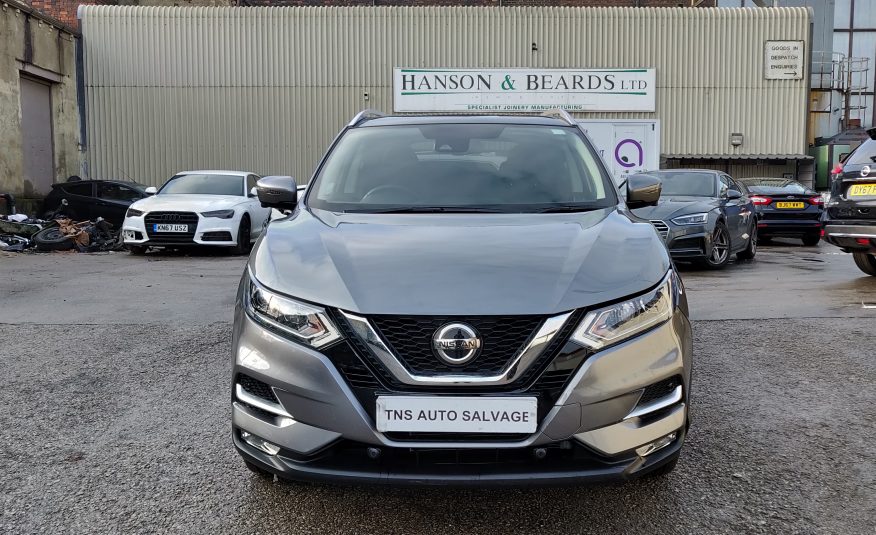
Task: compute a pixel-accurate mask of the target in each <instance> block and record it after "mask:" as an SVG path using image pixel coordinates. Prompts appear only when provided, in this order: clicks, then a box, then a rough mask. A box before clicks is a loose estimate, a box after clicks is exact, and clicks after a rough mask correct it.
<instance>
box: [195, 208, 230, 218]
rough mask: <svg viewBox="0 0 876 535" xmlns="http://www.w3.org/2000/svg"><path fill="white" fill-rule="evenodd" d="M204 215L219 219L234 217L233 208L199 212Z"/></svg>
mask: <svg viewBox="0 0 876 535" xmlns="http://www.w3.org/2000/svg"><path fill="white" fill-rule="evenodd" d="M201 215H202V216H204V217H217V218H219V219H231V218H232V217H234V210H213V211H212V212H201Z"/></svg>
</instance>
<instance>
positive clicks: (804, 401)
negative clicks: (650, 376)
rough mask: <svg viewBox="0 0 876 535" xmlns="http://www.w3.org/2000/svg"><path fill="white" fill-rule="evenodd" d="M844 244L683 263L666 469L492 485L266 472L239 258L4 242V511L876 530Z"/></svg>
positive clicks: (78, 518) (286, 523)
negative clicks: (681, 375) (255, 435)
mask: <svg viewBox="0 0 876 535" xmlns="http://www.w3.org/2000/svg"><path fill="white" fill-rule="evenodd" d="M832 252H836V250H835V249H832V248H828V247H824V246H823V247H819V248H815V249H811V248H796V247H790V246H782V245H777V246H774V247H771V248H769V249H768V250H764V251H762V254H761V255H760V256H759V258H758V260H756V261H755V262H752V263H746V264H741V265H738V266H731V268H730V269H728V270H727V271H724V272H720V273H703V272H698V271H690V270H684V271H683V273H682V275H683V277H684V280H685V282H686V284H687V287H688V292H689V297H690V299H691V303H692V306H693V314H694V316H695V318H698V319H697V320H696V321H695V325H694V327H695V335H696V364H695V370H694V381H695V383H694V388H695V390H694V392H693V396H694V398H693V403H692V405H693V418H694V421H693V427H692V431H691V434H690V436H689V442H688V444H687V446H686V449H685V451H684V454H683V457H682V460H681V462H680V464H679V466H678V468H677V469H676V471H675V472H673V474H671V475H670V476H669V477H667V478H664V479H661V480H655V481H643V482H635V483H631V484H625V485H618V486H609V487H593V488H561V489H509V490H490V491H478V490H448V489H422V490H411V489H382V488H361V487H332V486H317V485H295V484H286V483H280V482H271V481H266V480H263V479H260V478H258V477H256V476H254V475H251V474H250V472H248V471H247V470H246V469H245V468H244V467H243V464H242V463H241V461H240V460H239V459H238V457H237V456H236V453H235V452H234V450H233V448H232V446H231V444H230V424H229V407H228V401H229V390H228V388H229V383H230V380H231V378H230V376H229V374H230V363H229V342H230V323H229V321H230V303H231V302H232V299H233V294H234V290H235V287H236V283H237V279H238V277H239V275H240V273H241V270H242V268H243V264H244V259H242V258H239V257H222V256H213V255H208V256H196V257H186V256H181V255H156V256H147V257H146V258H145V259H143V258H133V257H128V256H127V255H124V254H111V255H98V256H92V255H17V256H8V255H4V256H0V340H2V344H0V363H2V365H3V375H4V380H3V382H2V384H3V388H2V389H0V406H2V407H3V408H4V409H5V410H4V412H3V417H2V420H0V422H2V426H0V511H2V513H0V532H2V533H53V532H70V533H90V532H102V533H119V532H124V533H131V532H175V533H235V534H242V533H281V532H283V533H287V532H288V533H351V532H357V533H365V532H371V533H507V532H512V531H513V532H521V533H531V532H545V533H560V532H580V533H628V532H643V533H731V532H733V533H738V532H745V533H874V531H876V491H874V489H876V411H874V410H873V407H874V406H876V388H874V386H873V385H874V384H876V358H874V354H876V351H874V350H876V330H874V329H876V321H874V320H876V318H874V315H876V311H874V310H873V309H868V308H865V307H862V306H861V303H860V302H859V299H860V301H861V302H864V303H869V302H874V301H876V284H874V281H871V280H869V279H865V278H864V277H863V276H861V275H859V274H858V272H857V270H856V269H855V268H854V266H853V265H851V259H850V258H849V257H848V256H847V255H838V254H830V253H832ZM809 256H811V257H813V258H816V260H821V261H820V262H815V261H809V260H801V258H804V257H809ZM801 262H807V263H809V264H813V266H814V267H812V268H811V269H810V268H801V267H799V266H798V265H797V264H799V263H801ZM201 275H203V277H202V276H201ZM838 292H839V293H838ZM856 303H857V304H856ZM743 313H745V315H743ZM739 316H742V317H744V318H747V319H744V320H741V319H734V318H737V317H739Z"/></svg>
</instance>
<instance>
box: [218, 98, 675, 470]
mask: <svg viewBox="0 0 876 535" xmlns="http://www.w3.org/2000/svg"><path fill="white" fill-rule="evenodd" d="M258 194H259V199H260V200H261V202H262V203H264V204H265V205H266V206H271V207H273V208H277V209H279V210H282V211H284V212H285V213H286V217H285V218H283V219H278V220H275V221H273V222H272V223H271V224H270V225H269V226H268V228H267V230H266V232H265V233H264V235H263V236H262V237H261V239H260V240H259V241H258V243H257V244H256V245H255V248H254V250H253V252H252V255H251V257H250V261H249V264H248V266H247V269H246V272H245V273H244V275H243V279H242V281H241V285H240V291H239V296H238V302H237V308H236V312H235V322H234V336H233V344H234V347H233V358H234V365H233V384H232V394H231V402H232V429H233V430H232V434H233V440H234V445H235V447H236V448H237V450H238V452H239V453H240V454H241V455H242V456H243V459H244V462H245V463H246V466H247V467H248V468H250V469H251V470H253V471H254V472H256V473H260V474H263V475H272V474H276V475H279V476H280V477H284V478H288V479H293V480H311V481H313V480H317V481H330V482H348V483H357V482H361V483H389V484H426V485H428V484H433V485H476V486H485V485H530V484H569V483H579V482H587V481H591V482H592V481H607V480H623V479H632V478H635V477H638V476H642V475H645V474H650V475H655V474H665V473H668V472H669V471H671V470H672V469H673V468H674V466H675V464H676V462H677V459H678V456H679V453H680V450H681V447H682V444H683V442H684V440H685V434H686V433H687V429H688V396H689V388H690V371H691V333H690V323H689V321H688V313H687V302H686V298H685V293H684V289H683V287H682V284H681V281H680V280H679V279H678V277H677V276H676V274H675V271H674V270H673V268H672V263H671V261H670V258H669V254H668V252H667V250H666V247H664V245H663V242H662V241H661V238H660V236H659V235H658V233H657V232H656V231H655V229H654V227H653V226H652V225H651V224H650V223H648V222H646V221H642V220H640V219H638V218H636V217H635V216H633V215H632V214H631V213H630V209H631V208H634V207H641V206H646V205H649V204H653V203H655V202H656V201H657V199H658V198H659V195H660V182H659V180H656V179H654V178H653V177H648V176H638V177H633V178H631V179H630V180H629V182H628V183H627V184H626V185H625V196H626V200H623V199H621V198H620V196H619V195H618V193H617V191H616V190H615V186H614V185H613V183H612V180H611V178H610V177H609V175H608V173H607V171H606V169H605V166H604V165H603V163H602V161H601V160H600V158H599V157H598V155H597V153H596V152H595V151H594V149H593V146H592V145H591V143H590V142H589V141H588V139H587V137H586V135H585V134H584V133H583V132H582V130H581V129H580V128H579V127H578V125H577V124H576V123H575V122H574V120H572V118H571V117H569V116H568V114H566V113H564V112H553V113H551V114H548V116H526V117H524V116H502V117H499V116H474V115H466V116H406V117H384V116H381V115H378V114H376V113H373V112H363V113H361V114H359V115H358V116H357V117H356V118H354V119H353V120H352V121H351V122H350V123H349V124H348V125H347V126H346V128H344V129H343V131H342V132H341V133H340V135H339V136H338V137H337V138H336V139H335V141H334V142H333V143H332V145H331V146H330V147H329V150H328V152H327V154H326V156H325V157H324V159H323V160H322V162H320V164H319V166H318V167H317V169H316V172H315V174H314V176H313V178H312V180H311V181H310V185H309V187H308V189H307V193H306V194H304V196H303V198H301V199H299V198H298V194H297V191H296V187H295V182H294V180H293V179H292V178H291V177H282V176H273V177H265V178H264V179H262V180H261V181H260V182H259V184H258Z"/></svg>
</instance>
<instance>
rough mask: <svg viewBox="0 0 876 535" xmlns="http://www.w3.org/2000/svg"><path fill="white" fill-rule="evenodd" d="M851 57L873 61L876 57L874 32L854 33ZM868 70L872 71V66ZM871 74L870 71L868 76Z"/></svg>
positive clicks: (875, 36) (875, 34)
mask: <svg viewBox="0 0 876 535" xmlns="http://www.w3.org/2000/svg"><path fill="white" fill-rule="evenodd" d="M852 57H854V58H870V61H871V62H872V61H873V58H874V57H876V32H855V34H854V40H853V41H852ZM870 68H871V69H872V68H873V65H870ZM872 73H873V71H872V70H871V71H870V74H871V75H872ZM871 78H872V76H871ZM870 85H872V84H870Z"/></svg>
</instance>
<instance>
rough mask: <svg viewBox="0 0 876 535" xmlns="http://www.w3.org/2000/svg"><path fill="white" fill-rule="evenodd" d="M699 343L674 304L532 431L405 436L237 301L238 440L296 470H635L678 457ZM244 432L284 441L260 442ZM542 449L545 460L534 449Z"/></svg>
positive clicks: (580, 476)
mask: <svg viewBox="0 0 876 535" xmlns="http://www.w3.org/2000/svg"><path fill="white" fill-rule="evenodd" d="M341 343H345V342H341ZM691 351H692V349H691V336H690V324H689V322H688V320H687V318H686V317H685V316H684V314H683V313H681V312H680V311H678V310H677V311H676V313H675V315H674V317H673V319H672V320H671V321H669V322H667V323H665V324H663V325H660V326H659V327H656V328H654V329H653V330H651V331H648V332H647V333H644V334H642V335H640V336H638V337H636V338H633V339H631V340H628V341H626V342H624V343H621V344H618V345H616V346H613V347H610V348H608V349H605V350H603V351H599V352H596V353H593V354H591V355H589V356H588V357H587V358H586V360H584V362H583V363H582V364H581V365H580V366H579V368H578V369H577V371H576V372H575V373H574V375H573V376H572V378H571V379H570V380H569V381H568V383H567V384H566V386H565V388H564V389H563V391H562V394H561V395H560V396H559V397H558V398H557V399H556V400H555V402H554V403H553V405H552V406H550V407H546V409H547V410H546V411H545V414H544V416H543V417H542V418H541V421H540V423H539V426H538V429H537V431H536V432H535V433H533V434H531V435H528V436H525V437H517V438H514V439H510V440H502V439H500V438H497V439H495V440H493V439H485V438H481V439H479V440H473V439H469V438H465V437H463V438H461V439H457V440H455V439H456V438H457V437H454V436H453V435H448V436H447V437H446V438H445V437H444V436H440V437H438V438H435V437H432V438H429V439H427V440H399V439H397V438H390V437H389V436H387V435H386V434H383V433H380V432H378V431H377V430H376V427H375V423H374V421H373V418H372V417H371V416H370V415H369V410H367V408H366V407H364V406H363V405H362V403H360V400H359V399H357V397H356V395H355V394H354V392H353V390H352V389H351V385H350V384H348V382H347V380H345V379H344V376H343V375H342V374H341V373H340V372H339V371H338V368H337V367H336V366H335V364H333V363H332V362H331V361H330V360H329V358H328V357H327V356H326V355H324V354H322V353H319V352H317V351H314V350H312V349H309V348H307V347H304V346H301V345H299V344H296V343H293V342H290V341H288V340H286V339H285V338H282V337H279V336H277V335H276V334H274V333H272V332H270V331H267V330H265V329H263V328H262V327H261V326H259V325H258V324H256V323H255V322H253V321H252V320H251V319H250V318H249V317H248V316H247V315H246V314H245V313H243V312H242V311H241V310H240V309H238V310H237V311H236V319H235V328H234V374H233V377H234V378H235V379H234V380H235V385H234V388H233V390H234V394H233V395H232V426H233V437H234V444H235V446H236V448H237V450H238V451H239V452H240V454H241V455H242V456H243V457H244V458H246V459H247V460H249V461H250V462H253V463H256V464H257V465H259V466H262V467H263V468H265V469H267V470H270V471H272V472H274V473H276V474H278V475H280V476H282V477H286V478H290V479H299V480H322V481H332V482H372V483H393V484H402V483H411V484H453V485H457V484H459V485H466V484H474V485H489V484H496V485H501V484H512V485H513V484H521V483H526V484H533V483H544V484H548V483H557V484H561V483H573V482H582V481H604V480H610V479H621V480H622V479H630V478H635V477H638V476H640V475H642V474H645V473H647V472H649V471H652V470H654V469H656V468H658V467H659V466H661V465H663V464H665V463H667V462H671V461H672V460H673V459H674V458H675V457H676V456H677V455H678V452H679V450H680V448H681V445H682V443H683V442H684V436H685V431H686V426H687V421H688V402H687V400H688V391H689V385H690V359H691ZM239 374H244V375H246V376H249V377H251V378H254V379H256V380H258V381H262V382H264V383H267V384H268V385H270V390H271V391H272V392H273V395H274V396H275V398H274V399H275V401H276V402H275V403H272V404H268V405H266V404H265V403H266V400H264V399H253V397H252V396H251V395H249V394H248V393H247V392H246V391H243V389H242V388H241V387H239V386H238V384H237V378H238V377H239ZM676 377H677V378H679V380H680V386H679V387H678V388H677V389H676V392H675V394H677V397H675V398H673V399H671V400H669V399H668V398H665V399H666V400H667V401H669V402H670V403H669V404H664V405H663V406H660V407H659V408H658V409H657V410H653V411H650V412H649V411H647V410H646V411H645V412H644V413H643V412H642V410H643V408H642V407H643V405H642V404H641V403H639V401H640V398H641V397H642V393H643V389H645V388H646V387H648V386H649V385H653V384H655V383H659V382H661V381H665V380H667V379H669V378H676ZM387 394H390V393H387ZM269 395H270V394H269ZM448 395H452V394H448ZM495 395H503V394H501V393H495ZM372 402H373V401H372ZM644 408H645V409H648V407H647V403H646V404H645V405H644ZM242 433H250V434H251V435H253V436H255V437H258V438H260V439H263V440H266V441H268V442H270V443H271V444H273V445H275V446H276V447H277V448H278V449H279V451H275V452H265V451H262V450H261V449H258V448H256V447H254V446H253V445H252V444H251V443H250V442H248V441H247V440H244V439H243V435H242ZM671 433H675V437H674V439H673V440H671V441H670V442H669V443H668V445H666V446H665V447H663V448H661V449H659V450H657V451H655V452H653V453H650V454H647V453H646V452H644V451H643V450H642V447H643V446H647V445H648V444H650V443H653V442H654V441H656V440H659V439H661V438H663V437H666V436H667V435H669V434H671ZM369 448H372V451H371V453H372V455H373V453H374V450H375V449H376V450H379V457H377V458H372V457H369V451H368V450H369ZM540 449H544V450H545V453H546V456H545V457H544V458H537V457H536V456H537V455H538V453H537V452H536V450H540ZM637 449H638V450H639V451H638V452H637Z"/></svg>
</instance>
